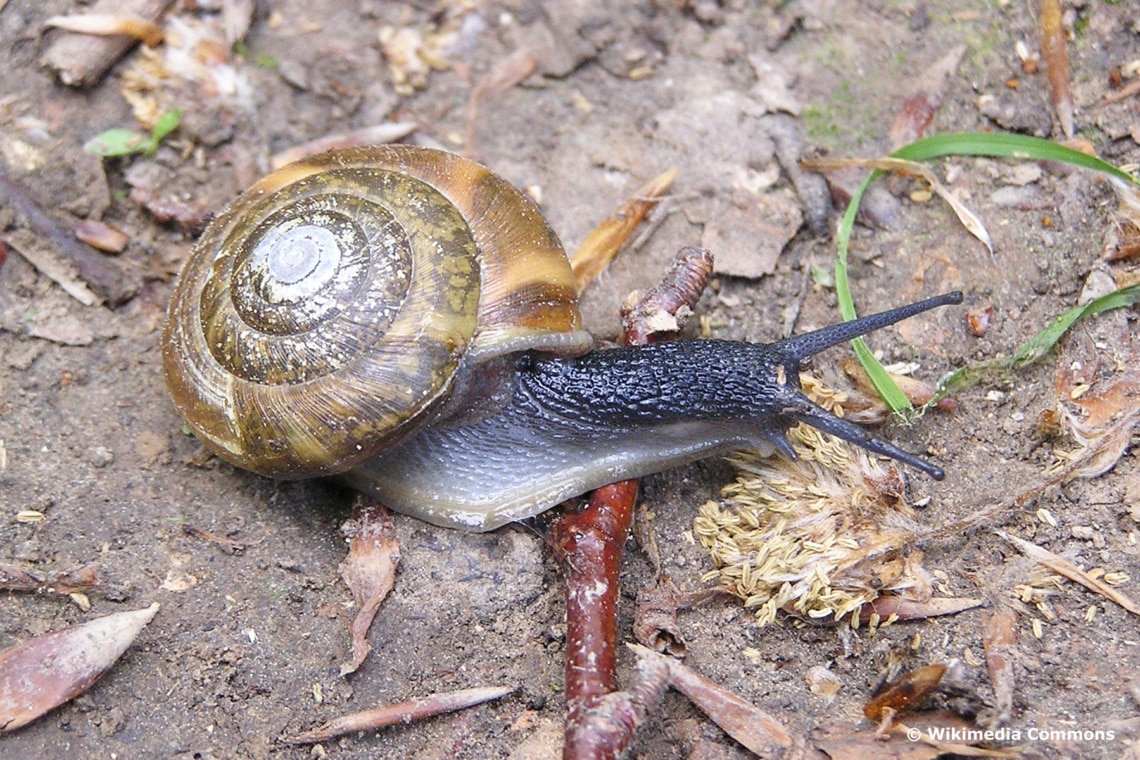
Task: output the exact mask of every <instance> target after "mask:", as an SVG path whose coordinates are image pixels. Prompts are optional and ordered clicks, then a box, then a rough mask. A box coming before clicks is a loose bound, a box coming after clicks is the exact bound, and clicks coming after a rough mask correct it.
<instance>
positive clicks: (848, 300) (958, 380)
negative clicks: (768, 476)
mask: <svg viewBox="0 0 1140 760" xmlns="http://www.w3.org/2000/svg"><path fill="white" fill-rule="evenodd" d="M945 156H988V157H991V158H1016V159H1029V160H1037V161H1060V162H1062V163H1067V164H1071V165H1073V166H1079V167H1081V168H1084V169H1091V170H1092V171H1096V172H1100V173H1102V174H1105V175H1108V177H1109V178H1110V179H1112V180H1114V182H1113V184H1114V186H1116V188H1117V191H1118V194H1119V195H1121V197H1122V198H1123V199H1125V201H1126V202H1127V200H1128V199H1129V198H1131V197H1133V196H1134V195H1135V193H1131V194H1130V193H1128V192H1127V191H1128V190H1133V191H1134V190H1135V189H1136V188H1138V187H1140V181H1138V180H1137V179H1136V178H1135V177H1133V176H1132V175H1130V174H1128V173H1127V172H1124V171H1121V170H1120V169H1118V168H1116V167H1115V166H1113V165H1112V164H1110V163H1108V162H1106V161H1102V160H1100V159H1099V158H1097V157H1096V156H1090V155H1088V154H1086V153H1081V152H1080V151H1078V150H1073V149H1072V148H1069V147H1066V146H1064V145H1059V144H1057V143H1055V142H1052V141H1050V140H1043V139H1041V138H1038V137H1028V136H1026V135H1011V134H1002V133H997V132H959V133H955V134H946V135H934V136H932V137H925V138H923V139H921V140H915V141H914V142H912V143H909V144H908V145H904V146H903V147H901V148H899V149H898V150H896V151H895V152H894V153H892V154H891V157H892V158H902V159H906V160H908V161H929V160H932V159H936V158H943V157H945ZM882 174H883V172H882V171H881V170H879V169H876V170H874V171H872V172H871V173H870V174H869V175H868V176H867V178H866V179H864V180H863V182H862V183H861V184H860V185H859V187H858V188H857V189H856V190H855V192H854V193H852V194H851V201H850V202H849V203H848V204H847V210H846V212H845V213H844V215H843V219H842V220H841V222H840V225H839V231H838V233H837V234H836V260H835V291H836V295H837V296H838V298H839V310H840V313H841V314H842V315H843V319H844V320H852V319H854V318H855V316H856V314H855V304H854V301H853V299H852V297H851V289H850V286H849V284H848V280H847V248H848V245H849V243H850V241H851V233H852V231H853V228H854V226H855V215H856V212H857V211H858V209H859V203H860V201H861V200H862V199H863V194H864V193H865V192H866V191H867V188H868V187H870V185H871V183H872V182H874V181H875V180H876V179H877V178H878V177H879V176H880V175H882ZM1134 287H1135V286H1134ZM1134 287H1129V288H1122V289H1121V290H1118V291H1115V293H1110V294H1109V295H1107V296H1104V297H1103V298H1098V299H1096V300H1095V301H1093V302H1092V303H1090V304H1088V305H1086V306H1083V307H1076V308H1074V309H1070V310H1069V311H1067V312H1065V313H1064V314H1062V315H1061V316H1060V317H1058V318H1057V321H1056V322H1055V323H1054V324H1053V325H1051V326H1050V327H1049V328H1048V329H1047V330H1045V331H1044V332H1043V333H1042V334H1041V335H1038V336H1036V337H1035V338H1034V339H1033V340H1031V341H1029V342H1028V343H1026V345H1025V346H1022V348H1021V349H1019V350H1018V352H1017V353H1016V354H1014V356H1013V357H1010V358H1009V359H1005V360H1002V359H995V360H993V361H994V363H997V364H1000V363H1002V362H1012V363H1011V364H1008V366H1005V365H1002V366H1003V367H1004V368H1008V369H1015V368H1017V367H1022V366H1025V364H1028V363H1030V362H1033V361H1036V360H1037V359H1039V358H1041V356H1044V355H1045V354H1046V353H1048V351H1049V349H1050V348H1051V347H1052V346H1053V345H1054V344H1055V343H1056V341H1057V340H1058V339H1060V337H1061V336H1062V335H1064V333H1065V332H1066V331H1067V330H1068V329H1069V327H1071V326H1072V324H1073V323H1074V322H1075V321H1077V320H1078V319H1081V318H1083V317H1085V316H1088V315H1089V314H1095V313H1097V312H1098V311H1104V310H1105V309H1107V308H1117V307H1118V306H1122V305H1126V304H1130V303H1136V300H1134V299H1135V298H1136V296H1135V295H1134V293H1133V291H1134ZM1105 299H1107V300H1105ZM1094 304H1097V305H1098V306H1096V307H1094V306H1093V305H1094ZM1109 304H1113V305H1109ZM1090 309H1091V310H1090ZM1066 320H1067V321H1066ZM1054 333H1055V334H1054ZM851 346H852V348H853V350H854V351H855V355H856V356H857V357H858V359H859V363H860V364H862V365H863V368H864V369H865V370H866V371H867V375H868V376H869V377H870V378H871V382H872V383H873V384H874V386H875V389H876V390H877V391H878V392H879V395H880V396H882V398H883V401H884V402H886V404H887V407H888V408H890V410H891V412H892V413H894V414H896V415H897V414H902V413H904V412H905V411H906V410H908V409H910V408H911V404H910V402H909V401H908V400H907V398H906V396H905V395H903V393H902V391H900V390H899V388H898V386H897V385H895V383H894V381H893V380H891V378H890V377H889V376H888V375H887V372H886V370H884V369H883V366H882V365H881V364H880V363H879V362H878V360H876V359H875V357H874V356H873V355H872V354H871V351H870V349H869V348H867V344H866V343H865V342H864V341H863V339H862V338H856V339H855V340H853V341H852V342H851ZM983 364H989V363H988V362H987V363H983ZM986 371H988V368H986V367H983V366H982V365H978V366H976V367H973V368H963V369H961V370H958V372H955V373H954V374H953V375H951V376H950V377H949V378H947V380H945V381H943V384H942V386H941V388H940V392H939V393H938V394H935V397H934V399H933V400H932V401H931V402H929V403H928V404H926V406H924V408H926V407H928V406H930V404H934V403H937V402H938V401H939V400H941V399H943V398H945V397H946V396H947V395H948V394H949V393H951V392H953V390H955V389H957V388H961V387H964V386H965V385H969V384H971V383H972V382H975V381H976V373H977V372H982V373H984V372H986ZM943 391H944V392H943Z"/></svg>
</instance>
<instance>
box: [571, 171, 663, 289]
mask: <svg viewBox="0 0 1140 760" xmlns="http://www.w3.org/2000/svg"><path fill="white" fill-rule="evenodd" d="M676 177H677V170H676V169H668V170H666V171H664V172H662V173H661V174H659V175H658V176H656V177H654V178H653V179H651V180H650V181H649V182H647V183H645V184H644V185H643V186H642V187H641V188H640V189H639V190H638V191H637V192H636V193H634V194H633V197H631V198H630V199H629V200H627V201H626V202H625V203H623V204H622V205H621V206H619V207H618V209H617V211H615V212H614V213H613V214H611V215H610V216H609V217H607V218H606V219H605V220H604V221H603V222H602V223H601V224H599V225H598V226H597V227H595V228H594V230H593V231H592V232H591V233H590V234H589V235H587V236H586V239H585V240H583V241H582V244H581V245H580V246H578V250H576V251H575V252H574V255H573V256H571V257H570V267H571V269H573V270H574V279H575V281H576V282H577V283H578V292H579V293H581V292H582V291H583V290H585V289H586V286H587V285H589V284H590V283H591V282H593V281H594V280H595V279H596V278H597V276H598V275H599V274H601V273H602V272H603V271H605V268H606V267H607V266H609V263H610V262H611V261H613V258H614V256H616V255H617V252H618V250H620V249H621V247H622V245H624V244H625V241H626V240H628V239H629V236H630V235H632V234H633V230H634V229H635V228H636V227H637V225H639V224H641V221H642V220H643V219H645V216H646V214H648V213H649V212H650V210H651V209H652V208H653V207H654V206H656V205H657V202H658V201H659V200H661V196H663V195H664V194H665V192H666V191H667V190H668V189H669V186H670V185H672V184H673V180H674V179H676Z"/></svg>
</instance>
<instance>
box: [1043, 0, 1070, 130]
mask: <svg viewBox="0 0 1140 760" xmlns="http://www.w3.org/2000/svg"><path fill="white" fill-rule="evenodd" d="M1040 15H1041V58H1042V60H1043V61H1044V62H1045V76H1046V77H1047V78H1048V80H1049V91H1050V93H1051V95H1052V98H1053V109H1054V110H1055V111H1056V112H1057V120H1058V121H1059V122H1060V123H1061V131H1062V132H1064V133H1065V137H1068V138H1072V136H1073V93H1072V90H1071V89H1070V78H1071V76H1072V74H1071V71H1070V69H1069V50H1068V41H1067V40H1066V39H1065V27H1064V25H1063V24H1062V23H1061V0H1041V12H1040Z"/></svg>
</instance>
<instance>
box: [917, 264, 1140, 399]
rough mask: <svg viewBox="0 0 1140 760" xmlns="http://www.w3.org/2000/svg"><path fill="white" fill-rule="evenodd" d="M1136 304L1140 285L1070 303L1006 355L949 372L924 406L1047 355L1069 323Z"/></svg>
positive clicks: (1068, 326)
mask: <svg viewBox="0 0 1140 760" xmlns="http://www.w3.org/2000/svg"><path fill="white" fill-rule="evenodd" d="M1137 303H1140V285H1129V286H1128V287H1125V288H1120V289H1118V290H1114V291H1112V292H1111V293H1107V294H1105V295H1103V296H1101V297H1100V298H1096V299H1093V300H1092V301H1089V302H1088V303H1087V304H1084V305H1083V306H1074V307H1073V308H1071V309H1069V310H1068V311H1066V312H1065V313H1063V314H1062V315H1061V316H1059V317H1057V318H1056V319H1054V320H1053V323H1052V324H1051V325H1049V326H1048V327H1046V328H1045V329H1044V330H1042V331H1041V332H1039V333H1037V334H1036V335H1034V336H1033V337H1032V338H1030V339H1029V340H1028V341H1026V342H1025V343H1024V344H1023V345H1022V346H1020V347H1019V348H1018V349H1017V350H1016V351H1014V352H1013V354H1011V355H1010V356H999V357H997V358H995V359H989V360H987V361H984V362H979V363H977V364H972V365H969V366H966V367H962V368H961V369H959V370H956V371H954V372H952V373H951V374H950V375H949V376H948V377H946V378H945V379H944V380H943V381H942V382H941V383H939V385H938V391H937V392H936V393H935V394H934V398H932V399H931V400H930V401H929V402H927V404H926V407H930V406H933V405H934V404H937V403H938V402H939V401H941V400H942V399H944V398H946V397H947V396H949V395H950V394H951V393H954V392H956V391H960V390H962V389H963V388H967V387H969V386H971V385H975V384H977V383H979V382H981V381H982V380H983V379H985V378H986V377H989V376H990V375H993V374H995V373H998V372H1007V371H1010V370H1015V369H1021V368H1022V367H1026V366H1028V365H1030V364H1033V363H1034V362H1036V361H1038V360H1039V359H1041V358H1042V357H1044V356H1045V355H1046V354H1048V353H1049V351H1051V350H1052V348H1053V346H1055V345H1057V341H1059V340H1061V338H1062V337H1064V335H1065V333H1067V332H1068V331H1069V329H1070V328H1072V326H1073V325H1075V324H1076V323H1077V322H1079V321H1080V320H1082V319H1085V318H1086V317H1091V316H1092V315H1093V314H1100V313H1101V312H1102V311H1110V310H1112V309H1119V308H1121V307H1124V306H1132V305H1134V304H1137ZM926 407H924V408H926Z"/></svg>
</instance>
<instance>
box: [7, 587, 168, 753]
mask: <svg viewBox="0 0 1140 760" xmlns="http://www.w3.org/2000/svg"><path fill="white" fill-rule="evenodd" d="M157 612H158V604H157V603H155V604H152V605H151V606H150V607H147V608H146V609H143V610H135V611H133V612H119V613H116V614H114V615H107V616H106V617H101V618H98V619H97V620H92V621H90V622H88V623H83V624H82V625H75V626H71V627H70V628H64V629H63V630H60V631H55V632H53V633H47V634H44V635H43V636H37V637H35V638H34V639H29V640H28V641H25V642H24V643H22V644H17V645H16V646H14V647H12V648H10V649H6V650H5V651H3V652H0V731H3V732H8V731H15V730H16V729H17V728H20V727H21V726H25V725H27V724H28V723H31V722H32V721H33V720H35V719H36V718H38V717H40V716H41V715H43V714H44V713H46V712H48V711H49V710H52V709H53V708H56V707H58V706H59V705H62V704H63V703H64V702H67V701H68V700H71V699H74V698H75V697H77V696H79V695H80V694H82V693H83V692H85V691H87V689H89V688H90V687H91V684H93V683H95V682H96V681H97V680H99V678H100V676H102V675H103V674H104V673H106V672H107V671H108V670H110V668H111V666H112V665H114V664H115V661H116V660H118V659H119V657H120V656H122V654H123V652H125V651H127V647H129V646H130V645H131V642H133V641H134V640H135V637H136V636H138V634H139V631H141V630H142V629H143V628H145V627H146V625H147V623H149V622H150V621H151V620H152V619H153V618H154V616H155V613H157Z"/></svg>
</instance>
